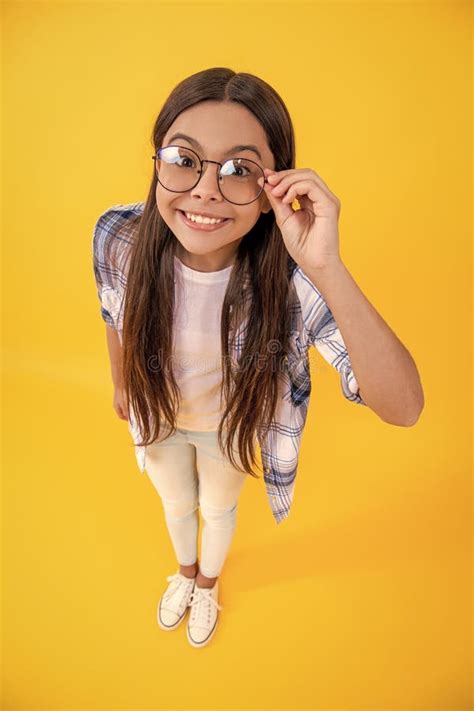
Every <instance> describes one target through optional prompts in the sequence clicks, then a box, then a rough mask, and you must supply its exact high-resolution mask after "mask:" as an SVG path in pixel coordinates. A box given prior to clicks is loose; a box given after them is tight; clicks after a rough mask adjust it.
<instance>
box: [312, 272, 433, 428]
mask: <svg viewBox="0 0 474 711" xmlns="http://www.w3.org/2000/svg"><path fill="white" fill-rule="evenodd" d="M305 274H306V275H307V276H308V278H309V279H310V280H311V281H312V282H313V284H314V285H315V286H316V287H317V289H318V290H319V291H320V293H321V295H322V296H323V298H324V299H325V301H326V303H327V305H328V307H329V309H330V310H331V312H332V314H333V316H334V319H335V321H336V323H337V325H338V327H339V330H340V332H341V335H342V338H343V339H344V343H345V345H346V348H347V352H348V355H349V358H350V360H351V364H352V368H353V371H354V375H355V377H356V379H357V381H358V383H359V389H360V394H361V396H362V398H363V399H364V402H365V403H366V404H367V405H368V406H369V407H370V408H371V409H372V410H374V412H376V413H377V415H379V417H381V418H382V419H383V420H384V421H385V422H388V423H389V424H395V425H404V426H410V425H413V424H415V422H416V421H417V419H418V417H419V415H420V413H421V411H422V409H423V405H424V396H423V388H422V386H421V382H420V377H419V374H418V370H417V368H416V365H415V362H414V360H413V358H412V357H411V355H410V353H409V352H408V350H407V349H406V348H405V346H404V345H403V343H401V342H400V340H399V339H398V338H397V336H396V335H395V333H394V332H393V331H392V330H391V329H390V328H389V326H388V325H387V324H386V323H385V321H384V320H383V318H382V317H381V316H380V314H379V313H378V312H377V311H376V310H375V308H374V307H373V306H372V304H371V303H370V302H369V301H368V300H367V298H366V297H365V296H364V294H363V293H362V291H361V290H360V288H359V287H358V285H357V283H356V282H355V280H354V279H353V277H352V276H351V274H350V273H349V271H348V269H347V268H346V266H345V265H344V263H343V262H342V261H341V260H337V261H334V263H333V264H331V266H329V267H325V268H324V269H319V270H310V271H307V270H306V271H305Z"/></svg>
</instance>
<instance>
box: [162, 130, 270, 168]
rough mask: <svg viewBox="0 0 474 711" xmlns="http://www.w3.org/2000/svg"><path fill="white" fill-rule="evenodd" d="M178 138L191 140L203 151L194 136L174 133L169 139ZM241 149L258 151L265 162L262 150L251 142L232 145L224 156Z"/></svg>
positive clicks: (190, 141)
mask: <svg viewBox="0 0 474 711" xmlns="http://www.w3.org/2000/svg"><path fill="white" fill-rule="evenodd" d="M176 138H182V139H184V140H185V141H189V143H191V144H192V145H193V146H196V148H199V150H200V151H202V146H201V145H200V144H199V143H198V142H197V141H196V139H195V138H192V137H191V136H187V135H186V134H185V133H174V134H173V135H172V136H171V138H170V139H169V141H170V142H171V141H174V140H175V139H176ZM240 151H253V152H254V153H256V154H257V155H258V157H259V158H260V160H261V162H262V163H263V158H262V156H261V154H260V151H259V150H258V148H257V146H254V145H252V144H250V145H249V144H240V145H237V146H232V148H229V150H228V151H227V152H226V153H224V156H228V155H230V154H231V153H236V152H240Z"/></svg>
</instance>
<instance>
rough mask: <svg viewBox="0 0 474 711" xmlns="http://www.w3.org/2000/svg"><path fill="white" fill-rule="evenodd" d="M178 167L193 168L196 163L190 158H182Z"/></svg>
mask: <svg viewBox="0 0 474 711" xmlns="http://www.w3.org/2000/svg"><path fill="white" fill-rule="evenodd" d="M176 165H178V166H179V167H180V168H193V167H194V165H195V163H194V161H193V159H192V158H190V157H189V156H180V159H179V160H177V161H176Z"/></svg>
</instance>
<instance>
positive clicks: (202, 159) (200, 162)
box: [152, 143, 268, 205]
mask: <svg viewBox="0 0 474 711" xmlns="http://www.w3.org/2000/svg"><path fill="white" fill-rule="evenodd" d="M165 148H184V149H185V150H187V151H191V153H194V155H195V156H196V158H197V159H198V161H199V176H198V179H197V180H196V182H195V183H194V185H193V186H192V187H191V188H188V190H170V189H169V188H167V187H166V185H163V183H162V182H161V180H160V178H159V176H158V170H157V159H158V160H159V159H160V157H159V154H160V152H161V151H162V150H164V149H165ZM236 159H237V160H239V159H240V160H246V161H249V162H250V163H253V164H254V165H256V166H258V168H260V170H261V171H262V178H263V185H262V187H261V188H260V192H259V193H258V195H257V197H254V199H253V200H250V201H249V202H234V201H233V200H229V198H227V197H226V196H225V195H224V193H223V192H222V190H221V186H220V181H219V171H220V169H221V168H222V166H223V165H225V163H227V162H228V161H231V160H236ZM152 160H153V161H154V164H155V173H156V179H157V180H158V182H159V184H160V185H162V186H163V187H164V189H165V190H169V192H170V193H187V192H188V191H189V190H194V188H195V187H196V185H197V184H198V183H199V181H200V180H201V178H202V176H203V174H204V170H203V166H204V163H215V165H216V166H217V167H216V179H217V187H218V188H219V192H220V194H221V195H222V197H223V198H224V200H226V201H227V202H230V203H232V205H250V204H251V203H253V202H255V200H258V198H259V197H260V195H261V194H262V193H263V191H264V189H265V183H268V180H267V178H266V177H265V173H264V170H263V168H262V166H261V165H260V163H257V162H256V161H254V160H250V158H244V157H243V156H238V157H237V158H229V159H228V160H226V161H224V163H219V161H218V160H207V158H201V156H200V155H198V153H196V151H194V150H193V149H192V148H188V147H187V146H178V145H176V144H174V143H172V144H171V145H170V146H162V147H161V148H159V149H158V150H157V152H156V154H155V155H154V156H152Z"/></svg>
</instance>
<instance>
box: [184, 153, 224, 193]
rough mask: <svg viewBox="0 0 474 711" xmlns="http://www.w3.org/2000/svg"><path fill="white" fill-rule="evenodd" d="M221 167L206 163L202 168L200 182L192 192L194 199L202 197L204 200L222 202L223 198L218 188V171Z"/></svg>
mask: <svg viewBox="0 0 474 711" xmlns="http://www.w3.org/2000/svg"><path fill="white" fill-rule="evenodd" d="M218 170H219V166H218V165H216V164H215V163H207V162H204V163H203V166H202V171H203V172H202V173H201V176H200V178H199V182H198V184H197V185H195V186H194V188H193V189H192V190H191V195H192V196H193V197H200V198H201V199H202V200H210V199H214V200H220V201H222V200H223V199H224V198H223V197H222V195H221V193H220V191H219V186H218V180H219V178H218V172H217V171H218Z"/></svg>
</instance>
